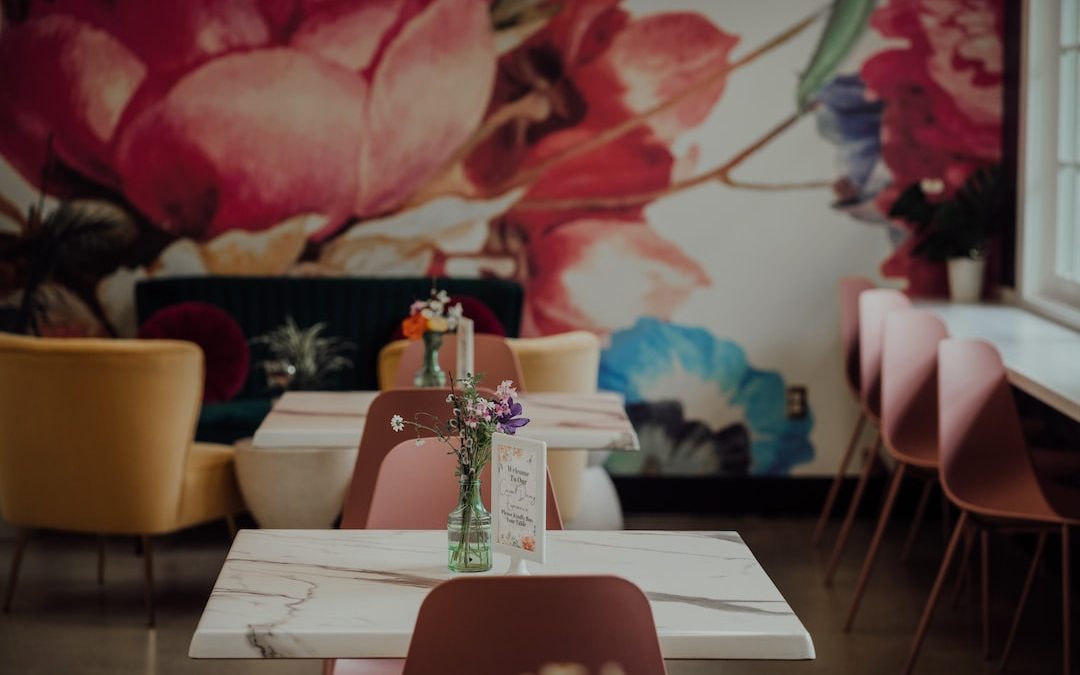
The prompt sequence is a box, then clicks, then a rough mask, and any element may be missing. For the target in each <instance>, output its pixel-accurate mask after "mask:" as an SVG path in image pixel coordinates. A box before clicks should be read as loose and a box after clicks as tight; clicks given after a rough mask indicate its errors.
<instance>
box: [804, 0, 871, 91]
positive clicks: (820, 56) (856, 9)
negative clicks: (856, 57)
mask: <svg viewBox="0 0 1080 675" xmlns="http://www.w3.org/2000/svg"><path fill="white" fill-rule="evenodd" d="M876 4H877V0H836V2H835V3H833V6H832V11H831V12H830V13H829V19H828V21H827V22H826V24H825V30H824V31H822V33H821V39H820V40H819V41H818V44H817V48H816V49H814V55H813V56H811V57H810V63H809V64H808V65H807V66H806V70H805V71H803V74H802V76H801V77H800V78H799V86H798V89H797V91H796V94H795V97H796V101H797V103H798V105H799V109H800V110H803V109H805V108H806V107H807V106H808V105H810V103H811V102H812V101H813V98H814V96H815V95H816V94H817V93H818V91H819V90H820V89H821V88H822V87H823V86H824V85H825V83H826V82H828V81H829V78H830V77H832V76H833V74H834V73H835V72H836V69H837V68H839V67H840V64H841V63H843V62H844V59H846V58H847V57H848V54H850V53H851V50H852V48H854V47H855V43H857V42H858V41H859V38H860V37H861V36H862V34H863V31H864V30H866V23H867V21H868V20H869V18H870V12H872V11H873V10H874V6H875V5H876Z"/></svg>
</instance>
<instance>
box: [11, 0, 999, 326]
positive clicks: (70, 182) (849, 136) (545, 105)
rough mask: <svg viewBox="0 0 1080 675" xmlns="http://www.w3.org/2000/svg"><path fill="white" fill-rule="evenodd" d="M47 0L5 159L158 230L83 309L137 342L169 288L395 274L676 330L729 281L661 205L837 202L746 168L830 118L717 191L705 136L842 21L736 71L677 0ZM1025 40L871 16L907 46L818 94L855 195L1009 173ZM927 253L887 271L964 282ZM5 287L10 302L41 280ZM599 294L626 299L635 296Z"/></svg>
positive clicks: (948, 11) (990, 11)
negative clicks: (702, 199) (155, 279)
mask: <svg viewBox="0 0 1080 675" xmlns="http://www.w3.org/2000/svg"><path fill="white" fill-rule="evenodd" d="M866 7H867V8H868V11H869V8H871V5H870V4H867V5H866ZM28 8H29V9H28V11H27V14H26V15H25V16H18V17H14V18H12V17H5V22H4V25H3V28H2V31H0V155H2V156H3V158H4V160H6V163H7V165H8V166H10V167H12V168H13V169H14V170H15V171H16V172H17V173H18V174H19V175H20V176H21V177H22V178H23V179H25V180H26V181H27V182H28V183H29V184H31V185H33V186H42V185H43V183H45V180H44V179H45V174H46V171H45V168H46V165H47V163H48V164H49V166H50V167H51V169H50V170H49V171H48V172H47V173H48V177H47V187H48V190H49V191H50V192H51V193H52V194H54V195H56V196H60V197H63V196H75V197H81V198H87V197H90V198H96V199H106V200H109V201H112V202H115V203H118V204H119V205H120V206H122V207H123V209H124V210H126V211H128V212H129V213H130V214H131V215H132V216H133V217H134V220H136V221H137V224H138V227H139V229H140V233H141V236H142V240H141V241H140V243H139V244H138V245H135V246H132V247H131V250H132V251H137V252H138V255H132V256H130V257H129V258H128V259H124V258H123V256H119V257H118V258H119V261H118V265H119V266H118V267H117V268H116V269H114V270H113V271H112V272H111V273H109V272H107V273H106V274H105V275H104V276H103V277H101V278H99V279H98V280H97V281H96V282H94V285H93V286H92V287H90V288H84V289H79V293H78V297H79V300H80V301H81V302H83V303H85V304H87V305H88V306H89V308H90V310H91V311H89V312H86V313H85V314H86V315H87V316H93V317H97V320H98V321H101V322H103V323H105V324H107V327H109V328H111V329H113V330H114V331H118V332H120V333H125V332H128V329H129V328H130V323H131V321H132V319H131V312H130V307H127V309H125V308H124V307H122V306H120V305H123V303H125V302H126V303H127V305H129V306H130V302H131V301H130V295H131V292H130V291H131V286H132V285H133V284H134V283H135V281H136V280H137V279H139V278H144V277H146V276H154V275H165V274H177V273H188V274H191V273H196V274H219V273H230V272H232V273H249V274H282V273H293V274H301V273H302V274H360V275H370V274H387V273H395V272H396V273H399V274H400V273H409V274H416V275H420V274H444V273H446V274H451V275H463V274H493V275H497V276H502V277H508V278H512V279H515V280H517V281H520V282H522V283H523V284H525V286H526V289H527V306H526V317H525V323H524V326H525V330H526V331H527V332H529V333H534V334H546V333H552V332H557V331H562V330H567V329H573V328H586V329H590V330H594V331H596V332H599V333H603V334H607V333H610V332H613V331H617V330H621V329H625V328H628V327H630V326H631V325H633V324H634V323H635V321H636V320H637V319H638V318H639V317H640V316H642V315H648V316H653V317H657V318H661V319H669V318H671V317H672V315H673V313H674V312H675V311H676V310H677V309H678V308H679V307H680V306H681V305H682V304H683V303H684V302H685V301H686V300H687V298H689V297H690V296H691V294H693V293H694V292H695V291H697V290H699V289H702V288H706V287H708V286H710V284H711V283H712V281H711V280H710V278H709V277H708V275H707V274H706V272H705V269H704V268H703V267H702V264H701V262H700V260H701V257H700V256H698V255H692V254H691V252H688V251H684V250H682V249H680V248H679V246H677V245H676V244H675V243H673V242H672V241H669V240H668V239H666V238H665V237H664V236H662V235H661V234H660V232H658V230H657V229H655V228H654V224H653V223H650V222H649V215H648V212H649V208H650V206H652V205H653V204H654V203H656V202H657V201H658V200H660V199H663V198H666V197H670V196H671V195H674V194H677V193H678V192H680V191H682V190H685V189H687V188H690V187H694V186H697V185H701V184H702V183H705V182H708V181H720V182H723V183H725V184H726V185H727V186H729V187H732V188H740V187H744V188H748V189H763V188H762V186H763V185H764V189H772V188H776V187H780V189H819V188H821V187H822V181H820V180H819V181H808V182H804V183H802V184H801V185H799V184H791V185H788V186H787V187H782V186H768V185H765V184H763V183H760V182H759V183H758V184H757V185H750V184H739V183H738V181H736V180H734V179H733V178H732V177H731V175H730V173H731V171H732V170H733V169H734V168H735V166H736V165H737V164H738V163H739V162H741V161H743V160H744V159H746V157H749V156H750V155H751V154H753V153H755V152H757V151H759V150H761V149H762V148H764V147H766V146H767V145H768V144H769V142H771V140H773V139H774V138H776V137H777V136H779V135H780V134H782V133H784V131H785V130H786V129H788V128H791V127H792V126H793V125H794V124H795V123H796V122H797V121H798V120H799V119H800V118H801V117H802V116H803V115H805V114H807V113H808V112H810V111H811V109H812V108H813V105H808V106H804V105H802V104H801V103H800V104H799V105H798V106H797V107H796V108H795V109H794V111H792V112H791V113H790V116H789V117H788V118H787V119H786V120H783V121H780V122H779V123H778V124H777V125H776V126H774V127H772V128H771V129H770V130H769V131H768V132H767V133H766V134H765V136H763V137H761V138H757V139H747V141H746V143H747V144H748V145H745V146H744V150H742V151H739V152H738V153H737V154H736V155H734V156H733V157H732V158H731V159H729V161H728V162H727V163H726V164H725V165H722V166H719V167H712V168H708V169H705V170H701V171H699V170H698V168H697V167H696V163H697V158H698V156H699V154H703V153H700V152H699V148H697V147H696V146H694V145H693V144H688V143H686V142H685V141H684V138H685V135H686V132H688V131H691V130H693V129H695V128H696V127H698V126H699V125H701V124H702V123H703V122H704V121H705V120H706V119H707V118H708V117H709V116H710V115H711V114H712V113H713V112H714V111H715V110H716V109H717V103H718V102H719V101H720V100H721V97H722V96H724V92H725V89H726V87H727V84H728V79H729V77H730V75H731V74H732V73H733V72H734V71H735V70H736V69H738V68H741V67H744V66H746V65H747V64H748V63H750V62H752V61H753V60H754V59H756V58H759V57H761V56H762V55H764V54H767V53H769V52H770V51H771V50H773V49H775V48H777V47H779V46H781V45H783V44H785V42H787V41H788V40H790V39H791V38H792V37H794V36H796V35H798V34H799V33H800V32H801V31H803V30H805V29H807V28H808V27H811V26H815V25H819V23H820V20H821V18H822V17H824V16H825V15H826V13H827V10H828V6H827V4H826V5H822V7H819V8H818V10H817V11H815V12H813V13H812V14H810V15H809V16H807V17H806V18H804V19H803V20H802V21H800V22H798V23H796V24H794V25H792V26H790V27H785V28H783V30H781V32H779V33H778V34H777V35H776V36H774V37H772V38H770V39H769V40H767V41H766V42H764V43H759V44H755V45H747V46H746V50H744V52H743V53H742V55H741V56H740V57H739V58H738V59H733V58H732V54H733V52H734V50H735V48H736V46H737V45H738V44H739V37H738V36H736V35H735V34H733V33H732V32H730V30H725V28H724V27H723V26H721V25H718V23H717V22H716V20H715V19H710V18H707V17H706V16H705V13H703V12H695V11H674V10H671V9H669V7H668V6H667V5H666V4H663V3H658V4H657V7H656V10H655V11H652V12H647V11H646V12H642V11H638V10H635V11H631V10H630V9H628V8H627V7H625V6H624V4H623V3H621V2H620V1H619V0H575V1H574V2H554V1H548V0H522V1H520V2H517V1H515V2H502V1H497V2H487V1H485V0H228V1H213V0H188V1H186V2H152V3H151V2H141V1H138V0H53V1H50V2H45V1H41V2H36V1H35V2H30V3H29V4H28ZM507 12H509V14H507ZM1001 23H1002V17H1001V3H1000V1H999V0H890V1H889V2H887V3H885V4H883V5H881V6H880V7H878V8H877V9H876V10H874V11H873V13H872V15H871V18H870V26H871V27H872V28H873V29H874V30H875V31H876V32H877V33H878V35H879V36H880V37H884V38H887V39H890V40H893V39H895V40H897V41H902V42H903V44H902V45H900V46H893V44H896V43H890V44H889V45H888V46H887V47H886V48H884V49H883V50H882V51H880V52H878V53H876V54H874V55H873V56H871V57H870V58H869V59H868V60H866V61H865V63H863V64H861V65H860V64H845V65H843V66H842V67H841V65H840V64H838V63H837V64H832V65H830V66H828V73H826V75H827V76H829V77H831V76H833V75H836V77H834V78H833V82H834V83H839V84H842V85H844V86H843V87H835V86H834V87H832V88H829V87H825V86H818V87H817V89H816V91H817V95H818V98H817V99H816V102H815V103H814V105H817V106H819V107H829V106H832V108H833V109H834V110H833V112H834V113H835V114H836V115H837V119H839V118H840V117H843V116H844V115H847V116H848V119H847V121H844V120H840V121H839V122H837V123H836V125H838V126H836V125H834V126H835V130H836V132H837V137H838V138H840V139H841V141H842V142H844V143H849V145H850V146H851V147H850V148H849V151H848V155H847V156H848V157H852V158H856V159H858V161H859V164H860V167H861V168H860V170H859V171H857V172H853V173H852V176H849V177H847V178H846V179H845V180H843V181H841V183H842V185H843V186H844V190H845V191H846V193H845V194H844V195H842V199H841V200H840V201H841V202H845V203H846V204H848V206H851V205H855V206H857V207H858V208H859V209H861V211H860V214H862V215H860V217H865V216H866V214H869V213H870V212H871V211H876V214H871V215H872V216H873V217H875V218H879V219H880V218H881V214H882V213H884V212H885V211H886V210H887V209H888V206H889V205H890V204H891V202H892V200H893V199H895V195H896V194H897V193H898V191H899V190H901V189H903V187H905V186H906V185H908V184H910V183H912V182H914V181H918V180H921V179H923V178H938V179H941V180H942V181H943V182H944V184H945V185H946V187H947V189H953V188H955V187H956V186H957V185H959V184H960V183H961V182H962V181H963V180H964V178H966V176H967V175H968V173H970V171H971V170H972V169H973V168H975V167H977V166H982V165H985V164H986V163H989V162H994V161H997V160H999V159H1000V157H999V155H1000V148H1001V144H1000V133H1001V103H1000V97H1001V69H1002V68H1001V39H1000V33H1001ZM825 32H827V31H825ZM833 38H835V36H829V35H824V37H823V39H833ZM849 47H850V45H849ZM814 58H816V57H814ZM852 67H854V68H856V69H858V71H859V72H858V75H855V74H854V73H851V72H846V73H844V74H843V75H840V73H841V72H843V69H844V68H848V69H850V68H852ZM819 70H820V68H819V67H818V64H813V67H808V68H807V71H811V72H818V71H819ZM823 77H824V76H823ZM791 84H794V82H792V83H791ZM800 86H801V83H800ZM864 95H865V96H866V97H868V98H869V99H872V100H870V101H866V100H863V101H859V100H856V99H859V98H860V97H862V96H864ZM852 101H854V103H852ZM840 108H843V110H841V109H840ZM784 112H785V111H781V114H784ZM856 113H857V116H858V120H861V121H858V122H857V123H853V122H852V120H854V119H855V117H853V115H856ZM841 127H842V128H841ZM49 152H51V153H52V154H51V157H52V161H51V162H50V161H49V157H50V156H49V154H48V153H49ZM4 206H5V204H3V203H2V201H0V207H4ZM7 206H11V205H7ZM16 206H17V207H18V208H19V209H23V208H25V204H23V203H20V204H17V205H16ZM11 210H12V209H11V208H8V209H6V211H7V212H9V213H10V211H11ZM0 236H7V235H4V234H3V233H0ZM2 244H3V241H0V245H2ZM912 244H913V242H912V241H911V240H910V239H909V240H908V241H906V242H902V243H900V244H899V246H898V248H897V250H896V251H895V254H894V255H893V256H892V257H891V258H890V259H889V260H888V261H886V263H885V265H884V271H885V272H886V273H889V274H896V275H900V276H906V277H908V278H909V279H911V288H912V289H913V290H916V291H920V290H939V289H940V284H941V278H940V274H939V267H938V266H934V265H926V264H924V263H923V262H922V261H920V260H918V259H915V258H912V257H911V255H910V253H909V250H910V248H911V245H912ZM0 272H2V273H0V284H2V285H3V288H0V301H3V302H8V303H10V302H11V298H13V297H16V295H17V293H18V292H19V289H20V283H21V282H22V277H23V276H25V266H22V265H20V264H13V265H12V264H7V263H5V264H4V266H3V269H2V270H0ZM600 279H602V280H603V281H604V284H602V286H604V287H606V288H610V285H611V284H612V283H617V284H618V285H619V286H620V288H622V289H624V290H625V291H626V292H625V293H622V294H620V295H619V296H618V298H616V299H614V300H613V299H612V298H611V297H610V295H606V294H605V293H603V292H598V286H597V281H598V280H600ZM95 305H100V306H95ZM125 317H126V318H125ZM98 328H99V327H95V330H97V329H98ZM118 329H120V330H118Z"/></svg>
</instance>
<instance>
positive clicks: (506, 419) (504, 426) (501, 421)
mask: <svg viewBox="0 0 1080 675" xmlns="http://www.w3.org/2000/svg"><path fill="white" fill-rule="evenodd" d="M506 404H507V405H506V407H505V408H504V409H502V410H500V411H499V413H500V414H499V415H498V417H496V418H495V424H496V428H497V429H498V430H499V431H501V432H502V433H504V434H510V435H513V434H515V433H517V430H518V429H520V428H521V427H523V426H525V425H526V424H528V423H529V418H528V417H518V415H520V414H521V411H522V408H521V404H520V403H517V402H515V401H514V399H512V398H508V399H506Z"/></svg>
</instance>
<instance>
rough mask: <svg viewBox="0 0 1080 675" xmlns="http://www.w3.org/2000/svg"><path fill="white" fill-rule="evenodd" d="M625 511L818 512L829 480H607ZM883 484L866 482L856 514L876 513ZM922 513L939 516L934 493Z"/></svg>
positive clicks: (904, 503) (903, 509) (848, 485)
mask: <svg viewBox="0 0 1080 675" xmlns="http://www.w3.org/2000/svg"><path fill="white" fill-rule="evenodd" d="M612 480H613V481H614V483H615V489H616V490H617V491H618V493H619V499H620V500H621V501H622V506H623V511H624V512H626V513H697V514H727V515H751V514H753V515H763V516H778V515H786V516H799V515H811V514H814V515H816V514H818V513H820V512H821V506H822V504H824V503H825V495H826V494H827V493H828V491H829V486H830V485H831V484H832V478H825V477H815V478H783V477H764V476H763V477H749V476H746V477H737V478H734V477H719V476H708V477H666V476H612ZM855 482H856V479H855V478H854V477H852V478H848V479H846V480H845V481H844V483H843V484H842V486H841V489H840V495H839V497H838V499H837V506H836V508H835V509H834V511H833V517H834V518H839V517H842V515H843V513H844V511H845V510H846V509H847V504H848V503H849V502H850V501H851V496H852V493H853V492H854V490H855ZM886 484H887V481H886V476H884V475H880V476H875V477H873V478H871V479H870V481H869V482H868V483H867V487H866V493H865V495H864V497H863V500H862V507H861V509H860V515H870V514H874V513H877V511H878V507H879V505H880V503H881V500H882V498H883V496H884V491H885V487H886ZM921 490H922V481H919V480H909V481H906V482H905V484H904V488H903V489H901V491H900V495H899V496H898V497H897V503H896V512H897V513H898V514H908V513H914V511H915V505H916V503H917V502H918V498H919V494H920V493H921ZM931 499H932V501H931V502H930V505H929V508H928V510H927V514H928V515H929V516H934V517H936V515H937V514H938V513H939V508H938V507H937V503H938V500H939V497H938V496H937V494H935V495H933V496H932V498H931Z"/></svg>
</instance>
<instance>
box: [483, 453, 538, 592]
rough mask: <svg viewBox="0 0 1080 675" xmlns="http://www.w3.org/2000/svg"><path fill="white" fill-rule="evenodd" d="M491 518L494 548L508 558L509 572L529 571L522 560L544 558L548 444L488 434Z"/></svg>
mask: <svg viewBox="0 0 1080 675" xmlns="http://www.w3.org/2000/svg"><path fill="white" fill-rule="evenodd" d="M491 517H492V534H493V536H494V547H495V550H496V551H501V552H502V553H508V554H510V557H511V562H510V570H509V572H510V573H511V574H528V573H529V572H528V570H527V569H526V568H525V561H526V560H532V561H534V562H538V563H542V562H544V559H545V534H546V531H547V530H546V527H547V443H544V442H543V441H536V440H533V439H531V438H522V437H520V436H510V435H507V434H500V433H495V434H492V435H491Z"/></svg>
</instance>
